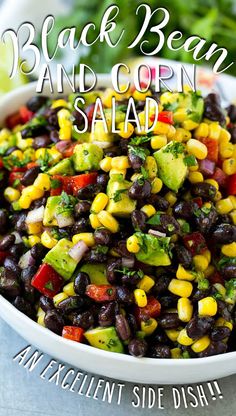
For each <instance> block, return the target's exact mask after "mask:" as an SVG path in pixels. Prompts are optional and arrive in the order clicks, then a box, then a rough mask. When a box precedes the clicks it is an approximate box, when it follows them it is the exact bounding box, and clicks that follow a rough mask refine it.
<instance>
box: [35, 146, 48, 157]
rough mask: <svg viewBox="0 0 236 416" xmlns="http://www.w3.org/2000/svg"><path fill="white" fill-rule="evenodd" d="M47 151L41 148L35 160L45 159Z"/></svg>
mask: <svg viewBox="0 0 236 416" xmlns="http://www.w3.org/2000/svg"><path fill="white" fill-rule="evenodd" d="M46 151H47V149H46V148H45V147H40V149H37V150H35V160H38V159H39V158H43V157H45V154H46Z"/></svg>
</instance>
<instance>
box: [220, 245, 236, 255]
mask: <svg viewBox="0 0 236 416" xmlns="http://www.w3.org/2000/svg"><path fill="white" fill-rule="evenodd" d="M221 252H222V253H223V254H224V255H225V256H227V257H236V242H233V243H231V244H224V245H223V246H222V248H221Z"/></svg>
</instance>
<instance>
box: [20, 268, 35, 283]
mask: <svg viewBox="0 0 236 416" xmlns="http://www.w3.org/2000/svg"><path fill="white" fill-rule="evenodd" d="M36 272H37V267H36V266H29V267H27V268H26V269H23V270H22V271H21V277H20V278H21V281H22V282H28V281H30V280H31V279H32V277H33V276H34V275H35V274H36Z"/></svg>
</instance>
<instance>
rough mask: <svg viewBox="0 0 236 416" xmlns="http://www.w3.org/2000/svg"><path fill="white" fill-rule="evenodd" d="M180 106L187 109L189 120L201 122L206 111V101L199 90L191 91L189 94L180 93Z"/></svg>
mask: <svg viewBox="0 0 236 416" xmlns="http://www.w3.org/2000/svg"><path fill="white" fill-rule="evenodd" d="M178 102H179V107H184V108H186V109H187V112H188V116H187V120H192V121H194V122H195V123H200V121H201V120H202V115H203V111H204V101H203V98H202V96H201V95H200V94H199V92H198V91H196V92H194V91H190V92H189V93H188V94H184V93H182V94H179V99H178Z"/></svg>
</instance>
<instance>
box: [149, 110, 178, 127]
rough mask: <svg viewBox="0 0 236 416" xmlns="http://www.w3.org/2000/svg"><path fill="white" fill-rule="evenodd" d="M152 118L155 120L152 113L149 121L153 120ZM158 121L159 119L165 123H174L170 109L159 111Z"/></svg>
mask: <svg viewBox="0 0 236 416" xmlns="http://www.w3.org/2000/svg"><path fill="white" fill-rule="evenodd" d="M154 120H155V115H154V114H152V115H151V116H150V121H154ZM158 121H161V122H162V123H167V124H174V118H173V112H172V111H161V112H160V113H159V114H158Z"/></svg>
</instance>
